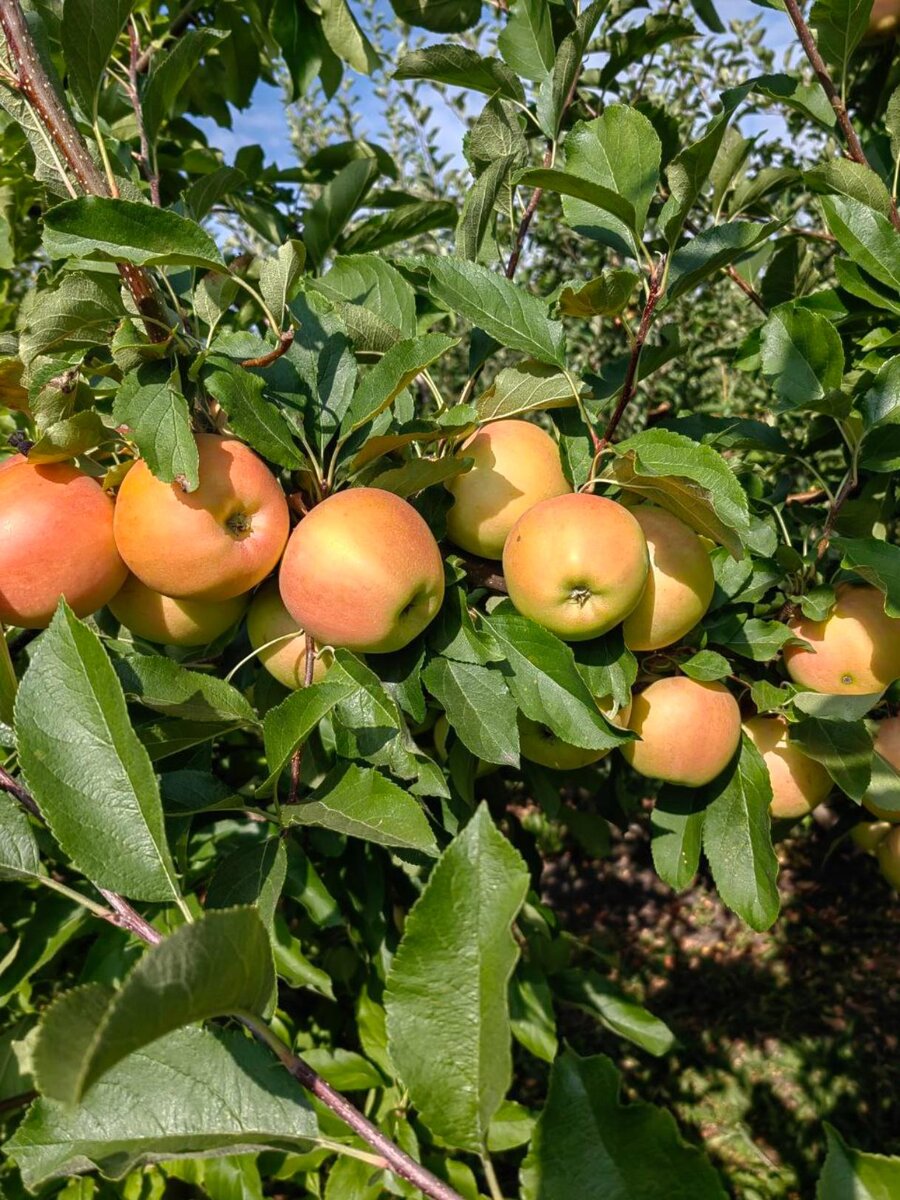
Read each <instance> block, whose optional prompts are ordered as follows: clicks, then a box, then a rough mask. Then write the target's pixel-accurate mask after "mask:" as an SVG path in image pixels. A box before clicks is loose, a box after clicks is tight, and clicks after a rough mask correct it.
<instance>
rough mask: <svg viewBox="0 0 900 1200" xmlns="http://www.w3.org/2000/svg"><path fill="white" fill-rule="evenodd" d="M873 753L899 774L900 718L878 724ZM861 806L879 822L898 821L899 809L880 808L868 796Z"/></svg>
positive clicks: (885, 720) (890, 718) (888, 718)
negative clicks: (878, 755)
mask: <svg viewBox="0 0 900 1200" xmlns="http://www.w3.org/2000/svg"><path fill="white" fill-rule="evenodd" d="M875 753H876V754H880V755H881V757H882V758H883V759H884V760H885V762H887V763H890V765H891V766H892V767H893V768H894V770H895V771H898V772H900V717H886V718H885V719H884V720H883V721H879V722H878V729H877V732H876V734H875ZM862 802H863V806H864V807H865V808H866V809H868V811H869V812H870V813H871V814H872V816H873V817H878V819H879V820H880V821H890V822H891V823H896V822H898V821H900V808H881V807H879V805H878V804H876V803H875V801H874V799H871V798H870V797H869V796H863V800H862Z"/></svg>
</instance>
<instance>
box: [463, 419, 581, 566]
mask: <svg viewBox="0 0 900 1200" xmlns="http://www.w3.org/2000/svg"><path fill="white" fill-rule="evenodd" d="M458 455H459V457H461V458H472V459H474V460H475V462H474V465H473V467H472V469H471V470H470V471H467V472H466V473H465V474H463V475H457V476H456V478H455V479H452V480H450V482H449V483H448V484H447V485H446V486H447V489H448V491H449V492H450V494H451V495H452V496H453V507H452V508H451V509H450V511H449V513H448V514H447V536H448V537H449V538H450V540H451V541H452V542H453V543H455V545H457V546H459V547H460V548H461V549H462V550H467V551H468V552H469V553H470V554H478V555H481V557H482V558H497V559H498V558H500V557H501V556H502V554H503V545H504V543H505V541H506V539H507V537H508V535H509V531H510V530H511V529H512V527H513V525H515V523H516V521H518V519H519V517H521V516H522V514H523V513H524V512H527V511H528V509H529V508H532V507H533V506H534V505H535V504H537V503H538V502H539V501H541V500H549V499H551V497H553V496H562V495H565V494H566V493H567V492H571V490H572V488H571V486H570V485H569V482H568V480H567V479H566V477H565V475H563V471H562V465H561V463H560V460H559V449H558V448H557V445H556V442H554V440H553V438H552V437H550V435H549V434H548V433H545V432H544V430H543V429H541V428H539V426H537V425H532V424H531V422H530V421H497V422H495V423H494V424H492V425H485V426H484V428H482V429H479V430H478V432H477V433H474V434H472V436H471V437H470V438H469V439H468V440H467V441H466V442H464V443H463V445H462V446H461V447H460V449H459V451H458Z"/></svg>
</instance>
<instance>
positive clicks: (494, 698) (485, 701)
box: [422, 658, 519, 767]
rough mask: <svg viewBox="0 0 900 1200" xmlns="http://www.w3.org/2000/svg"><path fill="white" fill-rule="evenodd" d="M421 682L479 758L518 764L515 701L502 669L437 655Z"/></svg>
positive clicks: (505, 763)
mask: <svg viewBox="0 0 900 1200" xmlns="http://www.w3.org/2000/svg"><path fill="white" fill-rule="evenodd" d="M422 682H423V683H424V684H425V686H426V687H427V688H428V690H429V692H431V694H432V695H433V696H434V697H435V699H436V700H438V701H439V702H440V704H441V706H442V707H443V709H444V711H445V712H446V714H447V719H448V720H449V722H450V724H451V725H452V726H453V728H454V730H455V731H456V733H457V734H458V736H459V738H460V741H461V742H462V743H463V745H464V746H465V747H466V748H467V749H468V750H471V752H472V753H473V754H474V755H475V757H476V758H480V759H482V760H483V761H484V762H491V763H498V764H499V765H500V766H508V767H517V766H518V765H519V731H518V727H517V725H516V702H515V700H513V698H512V696H511V695H510V691H509V688H508V687H507V686H506V683H505V681H504V679H503V676H502V675H501V674H500V672H499V671H492V670H489V669H488V668H487V667H483V666H480V665H478V664H477V663H463V662H455V661H452V660H450V659H449V658H435V659H432V661H431V662H430V663H429V664H428V666H427V667H426V668H425V670H424V671H423V672H422Z"/></svg>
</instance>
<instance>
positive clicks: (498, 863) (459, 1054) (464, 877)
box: [385, 805, 528, 1153]
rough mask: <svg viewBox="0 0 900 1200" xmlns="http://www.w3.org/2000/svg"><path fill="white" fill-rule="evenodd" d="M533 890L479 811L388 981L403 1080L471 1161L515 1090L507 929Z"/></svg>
mask: <svg viewBox="0 0 900 1200" xmlns="http://www.w3.org/2000/svg"><path fill="white" fill-rule="evenodd" d="M527 890H528V872H527V870H526V869H525V864H524V863H523V862H522V859H521V858H520V856H519V854H518V852H517V851H516V850H514V849H513V847H512V846H511V845H510V844H509V842H508V841H507V840H506V839H505V838H504V837H503V836H502V834H500V833H499V832H498V830H497V829H496V828H495V827H494V825H493V823H492V821H491V817H490V813H489V812H488V809H487V806H486V805H481V807H480V808H479V809H478V811H477V812H476V813H475V815H474V817H473V818H472V820H471V821H470V822H469V824H468V825H467V826H466V828H465V829H464V830H463V832H462V833H461V834H460V835H459V836H458V837H457V838H456V839H455V840H454V841H453V842H452V843H451V844H450V846H448V848H447V849H446V850H445V851H444V853H443V855H442V856H441V858H440V860H439V862H438V863H437V865H436V866H435V868H434V870H433V871H432V872H431V876H430V877H429V880H428V883H427V884H426V885H425V889H424V891H423V892H422V895H421V896H420V897H419V899H418V900H417V901H416V903H415V904H414V905H413V907H412V909H411V911H410V913H409V916H408V917H407V919H406V927H405V930H404V933H403V937H402V939H401V941H400V945H399V946H398V948H397V952H396V954H395V955H394V959H393V961H392V963H391V967H390V971H389V973H388V978H387V988H386V993H385V1008H386V1009H387V1030H388V1046H389V1051H390V1055H391V1059H392V1061H393V1062H394V1063H395V1065H396V1067H397V1072H398V1074H399V1076H400V1078H401V1079H402V1080H403V1082H404V1084H405V1085H406V1087H407V1089H408V1091H409V1095H410V1099H411V1101H412V1103H413V1105H415V1107H416V1108H417V1109H418V1110H419V1113H420V1114H421V1116H422V1120H423V1121H424V1122H425V1124H426V1125H427V1126H428V1127H429V1129H431V1130H432V1132H433V1133H435V1134H436V1135H437V1136H438V1137H440V1138H442V1139H443V1140H444V1141H445V1142H449V1144H450V1145H451V1146H455V1147H457V1148H459V1149H461V1150H471V1151H472V1152H474V1153H480V1151H481V1150H482V1148H483V1146H484V1142H485V1139H486V1137H487V1131H488V1126H489V1125H490V1122H491V1118H492V1117H493V1116H494V1114H495V1113H496V1112H497V1110H498V1108H499V1107H500V1104H501V1102H502V1100H503V1099H504V1097H505V1095H506V1092H507V1090H508V1088H509V1086H510V1083H511V1082H512V1055H511V1050H510V1028H509V1008H508V999H507V989H508V987H509V980H510V977H511V976H512V972H513V970H514V968H515V965H516V960H517V958H518V948H517V946H516V943H515V941H514V939H513V936H512V932H511V928H510V927H511V925H512V922H513V921H514V919H515V917H516V914H517V913H518V911H519V909H520V907H521V906H522V904H523V902H524V900H525V896H526V893H527Z"/></svg>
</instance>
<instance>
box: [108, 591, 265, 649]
mask: <svg viewBox="0 0 900 1200" xmlns="http://www.w3.org/2000/svg"><path fill="white" fill-rule="evenodd" d="M249 599H250V598H249V596H247V595H244V596H235V597H234V598H233V599H232V600H178V599H176V598H175V597H174V596H164V595H162V593H161V592H154V591H153V589H152V588H148V587H147V585H146V584H145V583H141V581H140V580H139V579H138V577H137V576H136V575H129V576H128V578H127V579H126V581H125V586H124V587H123V588H122V589H121V590H120V591H119V592H117V593H116V595H115V596H113V598H112V600H110V601H109V604H108V605H107V607H108V608H109V611H110V612H111V613H112V615H113V616H114V617H115V618H116V620H117V621H118V622H119V624H120V625H124V626H125V628H126V629H130V630H131V632H132V633H133V634H135V636H136V637H140V638H144V639H145V640H146V641H148V642H158V643H160V645H164V646H207V645H209V643H210V642H214V641H215V640H216V638H218V637H221V636H222V634H223V633H225V632H226V631H227V630H229V629H230V628H231V627H232V625H236V624H237V623H238V621H239V620H240V619H241V617H242V616H243V615H244V612H245V610H246V608H247V604H248V602H249Z"/></svg>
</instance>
